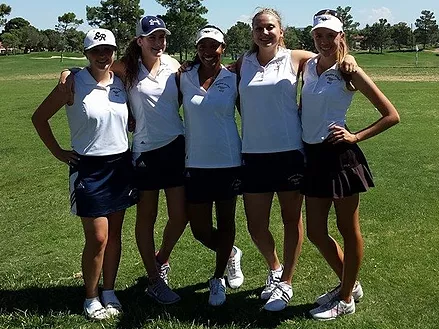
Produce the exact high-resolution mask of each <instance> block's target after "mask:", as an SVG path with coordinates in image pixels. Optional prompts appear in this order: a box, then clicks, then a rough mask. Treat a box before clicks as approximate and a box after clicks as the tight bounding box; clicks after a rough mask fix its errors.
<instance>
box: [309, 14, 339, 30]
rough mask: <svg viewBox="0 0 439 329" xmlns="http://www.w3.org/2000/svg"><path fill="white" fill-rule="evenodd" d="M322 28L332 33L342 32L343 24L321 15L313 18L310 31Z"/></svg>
mask: <svg viewBox="0 0 439 329" xmlns="http://www.w3.org/2000/svg"><path fill="white" fill-rule="evenodd" d="M320 27H324V28H327V29H330V30H332V31H334V32H337V33H338V32H343V23H342V22H341V21H340V20H339V19H338V18H337V17H335V16H333V15H328V14H323V15H317V16H314V23H313V28H312V29H311V31H314V30H315V29H318V28H320Z"/></svg>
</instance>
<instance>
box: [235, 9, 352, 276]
mask: <svg viewBox="0 0 439 329" xmlns="http://www.w3.org/2000/svg"><path fill="white" fill-rule="evenodd" d="M283 34H284V32H283V30H282V27H281V25H280V22H279V21H278V19H277V18H276V16H274V15H271V14H269V13H262V14H259V15H257V16H255V18H254V20H253V29H252V36H253V41H254V43H255V44H256V45H257V46H258V52H257V59H258V61H259V63H260V65H261V66H265V65H267V64H268V63H269V62H270V61H271V60H272V59H273V58H274V57H275V56H276V54H277V51H278V49H279V43H280V40H281V38H282V37H283ZM313 56H315V54H314V53H312V52H309V51H304V50H292V51H291V60H292V64H293V69H294V71H295V72H299V71H302V68H303V65H304V63H305V62H306V61H307V60H308V59H310V58H311V57H313ZM240 60H242V59H240ZM240 60H238V66H240V64H239V61H240ZM343 66H344V69H345V70H346V71H348V72H350V71H353V70H355V68H356V62H355V59H354V58H353V57H352V56H350V57H348V58H347V59H346V62H344V63H343ZM273 196H274V193H244V206H245V211H246V215H247V226H248V230H249V232H250V235H251V237H252V240H253V242H254V243H255V244H256V246H257V247H258V249H259V251H260V252H261V254H262V255H263V256H264V258H265V260H266V262H267V264H268V266H269V268H270V269H271V270H275V269H278V268H280V266H281V263H280V261H279V258H278V256H277V252H276V247H275V241H274V238H273V235H272V234H271V232H270V230H269V222H270V212H271V205H272V201H273ZM277 196H278V200H279V204H280V208H281V215H282V221H283V224H284V237H287V238H284V245H283V260H284V271H283V274H282V277H281V281H283V282H287V283H288V284H291V281H292V278H293V274H294V269H295V267H296V264H297V261H298V258H299V255H300V252H301V248H302V243H303V222H302V213H301V209H302V201H303V196H302V195H301V194H300V193H299V192H298V191H285V192H277Z"/></svg>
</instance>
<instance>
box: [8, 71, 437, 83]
mask: <svg viewBox="0 0 439 329" xmlns="http://www.w3.org/2000/svg"><path fill="white" fill-rule="evenodd" d="M369 76H370V77H371V78H372V80H374V81H395V82H397V81H408V82H417V81H423V82H439V75H412V76H410V75H378V74H369ZM58 78H59V72H57V73H45V74H24V75H16V76H9V77H1V76H0V81H18V80H52V79H58Z"/></svg>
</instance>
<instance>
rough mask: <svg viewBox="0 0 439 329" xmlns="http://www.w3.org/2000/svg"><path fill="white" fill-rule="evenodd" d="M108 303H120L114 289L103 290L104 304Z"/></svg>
mask: <svg viewBox="0 0 439 329" xmlns="http://www.w3.org/2000/svg"><path fill="white" fill-rule="evenodd" d="M108 303H114V304H120V302H119V299H118V298H117V296H116V294H115V293H114V290H113V289H111V290H103V291H102V304H103V305H104V306H107V305H108Z"/></svg>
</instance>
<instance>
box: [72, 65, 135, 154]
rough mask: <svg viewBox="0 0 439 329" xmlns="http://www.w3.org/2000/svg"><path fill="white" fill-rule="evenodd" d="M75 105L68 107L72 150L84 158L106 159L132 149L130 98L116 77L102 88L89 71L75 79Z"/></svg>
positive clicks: (76, 76)
mask: <svg viewBox="0 0 439 329" xmlns="http://www.w3.org/2000/svg"><path fill="white" fill-rule="evenodd" d="M74 79H75V96H74V103H73V105H71V106H69V105H66V113H67V119H68V123H69V127H70V138H71V143H72V149H73V150H75V151H76V152H77V153H78V154H81V155H92V156H103V155H111V154H118V153H123V152H125V151H126V150H127V149H128V128H127V124H128V107H127V94H126V93H125V88H124V85H123V83H122V81H121V80H120V79H119V78H118V77H116V76H114V75H113V74H112V78H111V81H110V82H109V83H108V84H106V85H102V84H100V83H98V82H96V80H95V79H94V78H93V76H92V75H91V74H90V72H89V71H88V69H87V68H84V69H82V70H81V71H79V72H78V73H76V74H75V76H74Z"/></svg>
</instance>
